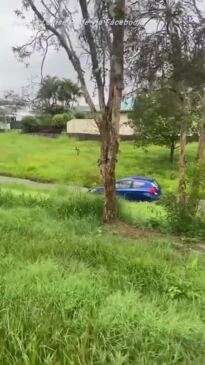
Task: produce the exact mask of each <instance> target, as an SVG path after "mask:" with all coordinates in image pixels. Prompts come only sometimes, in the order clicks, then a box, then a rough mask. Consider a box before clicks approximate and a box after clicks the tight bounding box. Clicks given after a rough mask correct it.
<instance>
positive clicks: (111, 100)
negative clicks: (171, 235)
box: [100, 0, 125, 224]
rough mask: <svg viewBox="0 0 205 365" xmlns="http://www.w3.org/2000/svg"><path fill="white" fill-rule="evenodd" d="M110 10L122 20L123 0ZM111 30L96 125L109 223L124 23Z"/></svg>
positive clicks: (113, 210)
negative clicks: (104, 98) (105, 93)
mask: <svg viewBox="0 0 205 365" xmlns="http://www.w3.org/2000/svg"><path fill="white" fill-rule="evenodd" d="M114 12H115V16H114V20H118V21H120V20H124V17H125V0H116V1H115V9H114ZM118 24H119V22H118ZM112 33H113V43H112V50H111V65H110V85H109V97H108V103H107V106H106V109H105V112H104V113H103V117H102V122H101V127H100V134H101V142H102V143H101V161H100V170H101V174H102V177H103V181H104V188H105V204H104V222H105V223H109V224H110V223H113V222H114V221H115V220H116V219H117V201H116V189H115V168H116V163H117V154H118V149H119V129H120V128H119V125H120V107H121V100H122V90H123V81H124V25H123V24H119V25H117V24H116V25H113V26H112Z"/></svg>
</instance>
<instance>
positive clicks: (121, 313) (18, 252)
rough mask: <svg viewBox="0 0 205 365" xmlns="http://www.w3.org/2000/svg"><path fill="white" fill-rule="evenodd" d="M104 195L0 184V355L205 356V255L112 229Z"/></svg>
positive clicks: (109, 364) (85, 360) (85, 358)
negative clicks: (8, 188) (3, 188)
mask: <svg viewBox="0 0 205 365" xmlns="http://www.w3.org/2000/svg"><path fill="white" fill-rule="evenodd" d="M64 195H65V194H64ZM101 204H102V201H101V199H100V198H99V199H98V198H97V197H93V196H90V195H84V196H83V197H82V196H81V195H77V196H76V195H74V194H73V195H65V196H61V197H60V198H59V197H58V196H56V195H55V194H54V195H53V194H51V195H49V196H47V195H43V194H42V195H40V196H38V195H37V196H34V195H32V194H29V193H27V194H24V197H23V198H22V195H21V193H20V194H16V195H15V194H5V193H3V192H1V193H0V206H1V207H0V295H1V301H0V347H1V351H0V364H2V365H11V364H12V365H19V364H23V365H45V364H47V365H57V364H63V365H67V364H74V365H86V364H87V365H94V364H95V365H99V364H100V365H136V364H140V365H141V364H144V365H145V364H146V365H149V364H153V365H160V364H161V365H162V364H167V365H172V364H180V365H181V364H183V365H189V364H195V365H201V364H203V362H204V356H205V350H204V349H205V335H204V334H205V325H204V303H205V294H204V293H205V272H204V263H205V261H204V258H203V257H202V256H199V255H194V256H193V255H190V256H182V255H180V254H177V253H176V252H174V251H173V249H172V246H171V244H170V242H168V241H167V240H166V239H164V240H160V241H159V240H156V239H154V238H153V239H150V240H149V242H147V241H146V240H144V241H139V240H138V241H136V242H135V241H129V240H128V239H127V240H124V239H122V238H120V237H118V236H117V235H113V234H112V233H106V232H105V231H104V229H103V228H102V227H101V225H100V224H101V220H100V217H101V213H100V212H101ZM123 204H125V203H124V202H123ZM124 209H125V205H124ZM131 209H133V210H134V208H133V207H132V208H131ZM135 209H136V208H135ZM143 209H145V210H144V213H145V212H148V213H146V214H144V213H143ZM155 209H156V210H159V211H160V214H162V215H163V214H164V210H163V209H162V208H160V207H158V206H153V211H152V210H151V213H150V210H149V208H148V207H146V208H142V207H141V213H143V215H147V216H148V214H154V210H155ZM125 213H126V214H128V210H127V211H124V213H123V214H125ZM127 217H128V215H127ZM139 217H140V214H139ZM127 219H128V218H127ZM132 219H134V215H133V216H132ZM147 219H148V217H147Z"/></svg>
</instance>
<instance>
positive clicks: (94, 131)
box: [67, 102, 134, 140]
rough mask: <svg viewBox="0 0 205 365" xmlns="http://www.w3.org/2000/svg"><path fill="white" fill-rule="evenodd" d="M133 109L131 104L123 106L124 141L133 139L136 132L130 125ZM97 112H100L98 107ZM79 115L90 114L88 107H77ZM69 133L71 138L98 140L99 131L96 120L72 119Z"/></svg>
mask: <svg viewBox="0 0 205 365" xmlns="http://www.w3.org/2000/svg"><path fill="white" fill-rule="evenodd" d="M131 109H132V105H131V103H130V102H123V103H122V105H121V116H120V137H121V138H122V139H125V140H126V139H127V140H129V139H133V138H134V130H133V128H132V127H131V126H130V124H129V112H130V111H131ZM96 110H99V108H98V107H96ZM76 112H77V113H89V107H88V106H86V105H79V106H77V107H76ZM67 133H68V135H70V136H73V137H78V138H80V139H98V138H99V135H100V133H99V130H98V128H97V126H96V123H95V121H94V119H72V120H70V121H69V122H68V123H67Z"/></svg>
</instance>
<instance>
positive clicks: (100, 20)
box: [14, 0, 126, 223]
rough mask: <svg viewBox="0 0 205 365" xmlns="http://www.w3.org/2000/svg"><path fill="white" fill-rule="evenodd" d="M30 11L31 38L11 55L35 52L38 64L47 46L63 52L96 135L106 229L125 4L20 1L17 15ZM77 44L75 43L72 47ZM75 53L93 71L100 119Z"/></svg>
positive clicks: (112, 195) (113, 213) (112, 215)
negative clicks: (73, 73)
mask: <svg viewBox="0 0 205 365" xmlns="http://www.w3.org/2000/svg"><path fill="white" fill-rule="evenodd" d="M29 10H32V12H33V20H32V22H31V24H30V26H31V27H32V30H33V32H34V36H33V38H32V39H31V40H30V41H29V42H28V43H27V44H26V45H23V46H21V47H16V48H15V49H14V50H15V51H16V52H17V53H18V55H19V56H20V58H21V59H22V58H27V57H28V56H30V55H31V54H32V52H33V51H34V50H36V49H37V50H43V51H44V52H43V62H44V61H45V57H46V54H47V52H48V48H49V47H50V46H55V47H56V48H63V49H64V50H65V52H66V54H67V57H68V60H69V61H70V62H71V64H72V65H73V68H74V70H75V71H76V73H77V77H78V80H79V83H80V86H81V92H82V94H83V95H84V98H85V100H86V102H87V104H88V105H89V107H90V109H91V112H92V114H93V117H94V119H95V122H96V124H97V126H98V128H99V131H100V136H101V156H100V159H99V166H100V171H101V174H102V177H103V181H104V187H105V209H104V220H105V222H107V223H111V222H113V221H114V220H115V219H116V217H117V204H116V192H115V167H116V162H117V154H118V148H119V122H120V105H121V99H122V92H123V79H124V77H123V74H124V72H123V71H124V33H125V26H124V20H125V18H126V9H125V0H101V1H97V0H95V1H93V2H92V1H87V0H78V1H77V2H73V1H70V0H38V1H37V0H23V1H22V9H21V10H18V11H17V12H16V13H17V15H18V16H20V17H22V18H24V13H25V11H29ZM79 14H80V18H81V19H80V22H79ZM77 23H78V24H77ZM76 24H77V25H76ZM78 41H80V43H78V44H77V42H78ZM79 49H80V50H81V53H82V51H83V53H84V59H85V55H86V57H87V58H88V65H90V66H91V69H92V79H93V80H94V81H95V84H96V88H97V93H98V100H99V106H100V113H98V112H97V110H96V107H95V105H94V101H93V98H92V97H91V94H90V92H89V89H88V86H87V82H86V78H85V72H86V70H85V67H84V66H83V64H82V62H81V58H82V57H81V56H82V55H80V54H79V53H78V50H79ZM88 68H89V66H87V69H88ZM106 93H107V94H108V100H107V101H106Z"/></svg>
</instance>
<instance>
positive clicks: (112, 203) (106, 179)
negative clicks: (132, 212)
mask: <svg viewBox="0 0 205 365" xmlns="http://www.w3.org/2000/svg"><path fill="white" fill-rule="evenodd" d="M118 149H119V142H118V136H117V134H116V131H115V129H114V128H113V126H112V120H105V121H103V123H102V131H101V160H100V172H101V175H102V178H103V183H104V189H105V202H104V222H105V223H109V224H111V223H113V222H114V221H115V220H116V219H117V199H116V189H115V167H116V162H117V154H118Z"/></svg>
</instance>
